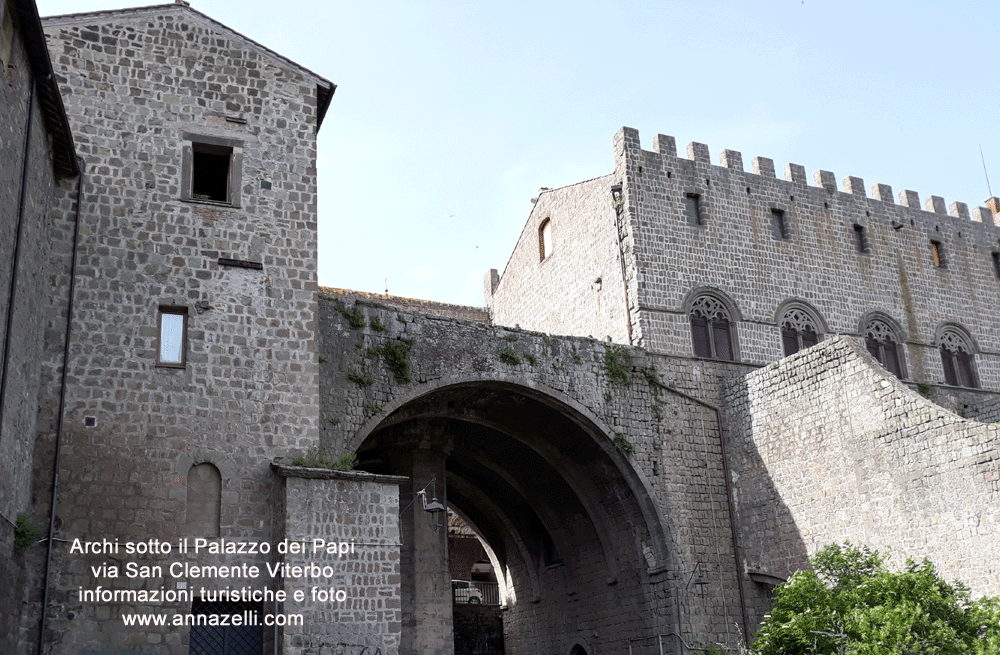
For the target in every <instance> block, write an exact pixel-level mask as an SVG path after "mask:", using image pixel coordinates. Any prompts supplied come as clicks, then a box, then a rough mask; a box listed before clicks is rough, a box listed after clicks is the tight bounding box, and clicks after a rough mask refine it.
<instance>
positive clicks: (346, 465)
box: [292, 447, 358, 471]
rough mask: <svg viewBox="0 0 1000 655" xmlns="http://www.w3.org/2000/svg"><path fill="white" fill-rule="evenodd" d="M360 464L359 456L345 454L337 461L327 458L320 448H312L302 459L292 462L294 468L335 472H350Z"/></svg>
mask: <svg viewBox="0 0 1000 655" xmlns="http://www.w3.org/2000/svg"><path fill="white" fill-rule="evenodd" d="M357 464H358V456H357V455H355V454H354V453H344V454H343V455H341V456H340V457H338V458H336V459H330V458H328V457H326V456H325V455H324V454H323V452H322V451H321V450H320V449H319V448H318V447H316V448H310V449H309V452H307V453H306V454H305V455H303V456H302V457H296V458H295V459H293V460H292V466H305V467H307V468H314V469H332V470H334V471H350V470H352V469H353V468H354V467H355V466H357Z"/></svg>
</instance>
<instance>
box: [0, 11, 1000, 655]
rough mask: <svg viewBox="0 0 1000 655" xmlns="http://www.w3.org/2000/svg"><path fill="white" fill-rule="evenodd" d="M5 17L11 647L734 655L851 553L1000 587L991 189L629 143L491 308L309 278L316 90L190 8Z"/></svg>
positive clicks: (556, 196) (551, 216)
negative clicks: (883, 556)
mask: <svg viewBox="0 0 1000 655" xmlns="http://www.w3.org/2000/svg"><path fill="white" fill-rule="evenodd" d="M2 21H3V22H2V23H0V27H2V30H0V35H2V41H0V61H2V65H3V71H4V75H5V76H6V82H7V83H6V84H2V85H0V103H2V105H3V107H2V114H0V115H2V117H3V118H2V121H0V148H2V153H0V154H2V158H3V161H4V162H7V163H8V164H7V165H5V166H3V167H2V169H0V170H2V176H3V181H2V184H0V212H2V216H3V220H2V224H0V230H2V233H0V247H2V248H3V255H2V257H0V261H3V262H6V264H5V265H4V266H3V267H2V279H0V298H2V299H3V304H2V309H3V316H4V320H3V321H2V322H0V327H2V330H3V332H2V335H3V345H2V348H3V350H2V353H3V355H2V356H3V360H2V361H3V365H2V369H0V491H2V493H0V514H2V516H3V518H2V519H0V548H2V549H3V552H4V557H3V558H2V560H0V562H2V563H0V589H3V590H4V593H3V594H2V598H0V645H2V646H3V647H4V648H6V650H8V651H10V652H17V653H22V652H23V653H29V652H38V653H54V654H55V653H58V654H73V655H84V654H87V655H96V654H98V653H99V654H101V655H104V654H108V655H132V654H140V653H141V654H149V655H167V654H169V655H182V654H184V653H199V654H200V653H227V654H232V655H236V654H242V653H268V654H270V653H288V654H302V655H307V654H308V655H313V654H315V655H326V654H340V653H351V654H357V653H369V654H373V653H382V654H384V655H389V654H395V653H405V654H410V653H421V654H426V653H453V652H458V653H465V652H469V653H472V652H479V653H485V652H489V653H499V652H505V653H509V654H521V653H539V652H545V653H575V654H579V653H587V654H594V653H622V654H624V653H629V652H631V653H658V652H661V651H660V649H661V648H662V649H663V651H662V652H673V653H679V652H682V651H683V652H687V650H688V649H689V648H695V647H703V646H705V645H707V644H710V643H722V644H726V645H727V646H735V645H736V643H737V642H738V641H739V639H740V631H743V632H752V631H753V630H754V626H756V625H757V623H758V622H759V621H760V620H761V618H762V617H763V615H764V613H765V612H766V611H767V609H768V605H769V594H770V590H771V589H772V587H773V585H775V584H777V583H779V582H780V581H781V580H784V579H786V578H787V577H788V576H789V575H790V574H791V573H792V572H794V571H795V570H797V569H798V568H801V567H802V566H803V565H804V564H805V563H806V560H807V558H808V556H809V555H810V554H812V553H814V552H816V551H817V550H818V549H819V548H821V547H822V546H823V545H825V544H827V543H829V542H833V541H843V540H851V541H852V542H855V543H861V544H869V545H872V546H875V547H878V548H881V549H890V548H891V549H892V552H893V553H894V554H895V555H896V556H898V557H905V556H912V557H917V558H920V557H924V556H926V557H929V558H931V559H932V560H933V561H934V562H935V563H936V564H937V565H938V566H939V567H940V568H941V569H942V571H943V572H944V573H945V575H946V576H947V577H953V578H959V579H962V580H964V581H966V582H967V583H968V584H970V585H971V587H972V589H973V590H974V592H975V593H977V594H997V593H1000V565H998V564H997V561H996V558H995V553H996V552H998V550H1000V531H998V526H997V521H998V512H1000V509H998V508H1000V502H998V501H1000V489H998V485H1000V448H998V445H997V444H998V440H997V437H998V433H1000V430H998V428H997V426H996V424H995V421H997V420H1000V394H998V392H1000V357H998V353H1000V321H997V310H996V308H997V307H998V306H1000V240H998V239H1000V229H998V227H997V226H996V225H995V224H994V220H995V217H996V215H997V212H998V210H1000V206H998V202H1000V201H998V200H997V199H996V198H992V199H990V200H989V201H988V202H987V204H988V207H987V208H984V207H977V208H974V209H972V210H971V211H970V210H969V208H968V207H967V206H966V205H965V204H963V203H960V202H954V203H951V204H950V205H946V204H945V201H944V200H943V199H942V198H940V197H937V196H930V197H928V198H926V199H925V200H924V201H923V202H921V201H920V198H919V197H918V195H917V193H916V192H914V191H909V190H906V191H902V192H900V193H899V195H898V196H896V195H894V194H893V192H892V190H891V189H890V188H889V187H887V186H886V185H882V184H876V185H874V186H873V187H871V189H868V188H866V186H865V184H864V182H863V181H862V180H860V179H858V178H855V177H847V178H845V179H844V180H843V181H842V182H841V183H840V185H838V182H837V180H836V178H835V177H834V175H833V174H832V173H829V172H827V171H819V172H817V173H816V174H815V175H814V176H813V177H812V179H811V180H810V179H809V178H808V177H807V175H806V173H805V171H804V169H803V168H802V167H801V166H798V165H796V164H789V165H787V166H786V167H785V169H784V175H782V176H778V175H777V174H776V171H775V166H774V163H773V162H772V161H771V160H769V159H766V158H764V157H757V158H755V159H754V160H753V162H752V165H751V168H752V172H748V171H747V170H745V168H744V164H743V161H742V156H741V154H740V153H738V152H735V151H731V150H725V151H723V152H722V154H721V156H720V165H713V164H712V163H711V160H710V157H709V150H708V148H707V146H705V145H703V144H699V143H692V144H690V145H689V146H688V147H687V156H678V155H677V148H676V145H675V143H674V140H673V138H671V137H668V136H663V135H657V136H656V137H655V138H654V139H653V145H652V150H645V149H643V148H642V146H641V145H640V141H639V135H638V133H637V132H636V131H635V130H633V129H630V128H622V129H621V130H620V131H619V132H618V134H617V135H615V137H614V169H613V171H612V172H611V173H609V174H608V175H606V176H603V177H599V178H596V179H593V180H587V181H584V182H581V183H579V184H575V185H570V186H567V187H563V188H560V189H544V190H542V192H540V194H539V196H538V198H537V201H536V203H535V205H534V208H533V210H532V212H531V214H530V216H529V218H528V222H527V224H526V225H525V227H524V231H523V232H522V234H521V237H520V239H519V240H518V243H517V245H516V247H515V248H514V252H513V254H512V256H511V259H510V261H509V262H508V264H507V267H506V269H505V270H504V272H503V274H502V275H500V274H498V273H497V272H496V271H491V272H490V273H489V274H488V275H487V279H486V304H487V310H488V311H483V310H476V309H475V308H466V307H455V306H446V305H440V304H437V303H429V302H424V301H415V300H407V299H401V298H394V297H388V296H376V295H372V294H363V293H356V292H348V291H340V290H334V289H325V288H318V287H317V283H316V256H317V253H316V161H315V160H316V133H317V131H318V129H319V127H320V125H321V123H322V120H323V116H324V114H325V112H326V108H327V106H328V103H329V102H330V100H331V97H332V95H333V92H334V89H335V87H334V85H333V84H332V83H330V82H329V81H328V80H326V79H324V78H323V77H321V76H319V75H317V74H315V73H313V72H311V71H309V70H307V69H305V68H303V67H302V66H299V65H298V64H296V63H294V62H292V61H289V60H287V59H285V58H283V57H282V56H280V55H279V54H277V53H274V52H272V51H270V50H268V49H267V48H266V47H265V46H263V45H260V44H258V43H256V42H254V41H252V40H250V39H249V38H247V37H245V36H243V35H241V34H238V33H236V32H234V31H233V30H231V29H229V28H228V27H226V26H224V25H222V24H220V23H218V22H216V21H214V20H212V19H211V18H209V17H208V16H206V15H204V14H202V13H200V12H198V11H196V10H194V9H192V8H190V7H189V6H187V5H185V4H173V5H162V6H154V7H145V8H140V9H129V10H116V11H105V12H94V13H87V14H76V15H70V16H59V17H54V18H50V19H46V20H44V21H40V20H39V19H38V16H37V12H36V10H35V7H34V4H33V3H32V2H31V0H5V3H4V4H3V14H2ZM556 335H559V336H556ZM317 446H320V447H321V448H322V452H323V453H324V454H325V455H326V456H327V457H328V458H330V459H336V458H338V457H340V456H341V455H345V454H349V453H355V454H356V455H357V458H358V465H357V468H356V470H355V471H351V472H342V471H332V470H329V469H325V468H311V467H305V466H297V465H293V463H292V461H293V459H294V458H296V457H298V456H302V455H303V454H305V453H307V452H308V451H310V449H314V448H316V447H317ZM299 463H301V460H300V461H299ZM435 501H436V502H435ZM444 506H447V507H448V508H449V509H450V510H451V514H450V516H449V517H446V516H445V512H443V511H433V510H436V509H443V507H444ZM32 526H34V527H35V528H36V529H37V532H34V533H33V531H32V530H31V529H30V528H31V527H32ZM50 534H51V539H49V538H47V537H49V535H50ZM32 537H34V538H32ZM185 539H187V542H185V541H184V540H185ZM197 539H201V540H202V541H200V542H198V541H196V540H197ZM105 540H107V541H108V544H107V545H105V544H104V541H105ZM223 540H224V541H223ZM315 540H322V543H323V544H324V545H330V546H332V548H320V549H318V550H317V549H314V548H313V545H314V544H315V543H316V542H315ZM36 541H37V543H33V542H36ZM115 541H117V542H118V543H119V544H127V543H131V544H133V546H134V545H135V544H141V545H142V549H141V551H140V552H126V551H125V550H124V546H122V550H115V549H114V548H113V547H112V546H111V545H110V544H111V543H113V542H115ZM26 542H27V543H26ZM151 542H152V543H151ZM183 543H188V544H196V543H197V544H200V545H201V546H202V547H200V548H197V549H195V548H193V547H192V548H188V549H187V550H183V549H182V547H181V544H183ZM223 543H227V544H270V545H272V547H271V548H270V549H268V550H267V552H262V551H263V550H264V549H262V548H257V549H255V552H243V553H240V552H227V550H226V549H225V548H223V549H222V550H223V552H217V550H218V549H217V548H209V547H208V546H207V544H213V545H216V546H218V545H219V544H223ZM77 544H91V546H90V547H87V548H84V549H81V548H80V547H76V548H74V546H75V545H77ZM95 544H96V545H95ZM163 544H169V545H171V551H170V552H164V548H163ZM278 544H285V547H283V548H281V549H280V550H281V551H283V552H279V548H278V547H277V545H278ZM288 544H305V545H308V546H309V548H305V547H303V548H301V549H296V548H289V547H288V546H287V545H288ZM83 551H86V552H83ZM129 567H131V568H129ZM143 567H144V568H143ZM113 568H116V569H120V570H121V571H122V572H123V573H122V574H121V575H120V576H119V577H117V578H115V577H113V576H110V575H109V572H110V570H111V569H113ZM317 569H318V570H319V571H321V572H320V573H317V574H315V575H312V574H310V573H309V572H310V571H315V570H317ZM126 570H131V571H136V570H140V571H142V572H144V574H143V575H136V576H134V577H128V576H126V575H125V574H124V571H126ZM251 570H256V571H257V572H258V573H259V575H257V576H253V575H250V573H249V571H251ZM220 571H225V572H227V575H225V576H224V575H222V574H221V573H220ZM303 571H305V572H306V573H305V574H303ZM322 571H326V573H322ZM205 572H209V573H210V574H208V575H206V574H205ZM310 576H311V577H310ZM453 581H458V582H454V583H453ZM490 581H493V582H492V586H490V585H491V583H490ZM98 588H100V589H101V590H102V591H100V592H99V591H97V590H98ZM202 588H204V589H205V590H206V592H207V593H208V594H209V596H208V597H206V598H201V597H197V598H195V599H193V600H192V599H190V598H188V597H186V595H185V594H183V593H180V592H185V591H187V592H189V593H188V594H187V596H190V595H191V593H190V592H191V591H193V590H200V589H202ZM230 588H239V589H241V590H243V592H245V595H246V596H248V597H250V598H251V600H245V599H244V598H243V597H240V598H236V599H230V600H232V601H233V602H229V603H222V602H221V601H219V600H218V598H219V596H220V594H219V593H218V592H219V591H220V590H225V589H230ZM491 589H492V590H494V591H492V592H490V593H493V594H494V596H490V595H489V594H487V593H486V592H485V591H483V590H487V591H489V590H491ZM109 591H111V592H113V593H111V595H107V592H109ZM278 591H281V592H284V596H283V597H282V598H279V595H278V594H277V592H278ZM297 591H298V592H302V593H301V594H300V595H301V596H302V597H301V598H297V597H296V595H295V592H297ZM317 591H318V592H320V593H319V595H318V596H317V595H316V592H317ZM323 591H326V592H327V596H326V597H323V595H322V592H323ZM85 592H88V593H89V594H90V595H87V593H85ZM133 592H134V593H133ZM140 592H142V593H141V594H140ZM157 593H158V594H159V597H158V600H151V599H153V598H154V597H156V594H157ZM102 594H103V595H102ZM255 594H256V595H255ZM253 598H259V599H261V600H257V601H255V600H253ZM223 613H228V614H230V615H239V616H243V617H251V619H250V620H248V621H245V623H248V624H249V625H239V626H234V625H230V626H225V627H222V626H211V627H208V626H204V625H184V626H183V627H176V626H173V625H164V626H157V625H147V626H142V627H139V626H135V625H132V626H127V625H125V620H124V618H123V617H125V616H135V615H138V614H142V615H154V614H155V615H163V616H167V617H174V616H206V615H211V614H223ZM275 616H281V617H289V616H296V617H299V619H300V620H299V621H298V622H296V623H289V624H287V625H283V626H280V625H279V626H272V625H256V624H255V623H256V622H257V619H261V622H263V621H262V618H263V617H270V618H272V619H273V617H275ZM272 622H273V621H272Z"/></svg>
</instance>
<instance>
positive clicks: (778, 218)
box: [771, 209, 788, 240]
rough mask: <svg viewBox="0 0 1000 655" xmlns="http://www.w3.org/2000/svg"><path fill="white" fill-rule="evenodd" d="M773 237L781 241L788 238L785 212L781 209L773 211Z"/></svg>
mask: <svg viewBox="0 0 1000 655" xmlns="http://www.w3.org/2000/svg"><path fill="white" fill-rule="evenodd" d="M771 235H772V236H773V237H774V238H775V239H779V240H785V239H787V238H788V225H787V224H786V223H785V212H783V211H781V210H780V209H772V210H771Z"/></svg>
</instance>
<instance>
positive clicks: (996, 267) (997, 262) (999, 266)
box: [990, 252, 1000, 279]
mask: <svg viewBox="0 0 1000 655" xmlns="http://www.w3.org/2000/svg"><path fill="white" fill-rule="evenodd" d="M990 254H991V255H992V256H993V275H995V276H996V277H997V278H998V279H1000V252H994V253H990Z"/></svg>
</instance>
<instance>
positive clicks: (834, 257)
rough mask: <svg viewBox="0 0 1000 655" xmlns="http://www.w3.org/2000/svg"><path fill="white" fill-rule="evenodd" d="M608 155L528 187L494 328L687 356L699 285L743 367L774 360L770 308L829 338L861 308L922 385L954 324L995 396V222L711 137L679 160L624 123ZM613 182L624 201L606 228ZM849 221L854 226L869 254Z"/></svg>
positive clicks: (938, 367) (847, 326) (981, 213)
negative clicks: (554, 185)
mask: <svg viewBox="0 0 1000 655" xmlns="http://www.w3.org/2000/svg"><path fill="white" fill-rule="evenodd" d="M614 150H615V171H614V173H613V174H612V175H610V176H605V177H601V178H597V179H596V180H592V181H589V182H583V183H580V184H577V185H571V186H568V187H563V188H561V189H556V190H554V191H547V192H543V193H541V194H540V196H539V199H538V203H537V204H536V206H535V208H534V209H533V210H532V212H531V215H530V217H529V218H528V222H527V224H526V225H525V228H524V231H523V232H522V235H521V237H520V239H519V240H518V244H517V246H516V247H515V249H514V254H513V255H512V257H511V259H510V261H509V263H508V265H507V268H506V270H505V271H504V273H503V276H501V277H500V278H499V285H498V286H496V290H495V291H493V287H494V286H495V284H496V282H497V280H496V277H495V275H494V274H492V273H490V274H488V275H487V280H486V295H487V304H488V305H489V307H490V310H491V312H492V316H493V319H494V320H495V321H496V322H497V323H498V324H502V325H515V324H517V325H520V326H521V327H525V328H530V329H533V330H542V331H546V332H552V333H556V334H572V335H586V334H590V335H593V336H595V337H597V338H604V337H605V336H611V337H612V339H613V340H614V341H616V342H619V343H633V344H635V345H641V346H643V347H645V348H647V349H648V350H650V351H652V352H658V353H663V354H673V355H687V356H690V355H692V354H693V348H692V344H691V330H690V323H689V317H688V316H689V314H688V312H689V310H690V307H689V302H690V300H691V298H692V295H693V293H694V292H696V291H697V290H701V289H714V290H716V291H718V292H721V293H722V294H723V295H725V296H726V297H727V298H728V299H729V301H731V303H732V306H733V310H734V311H733V313H734V314H735V316H734V317H733V318H734V320H736V321H737V323H736V325H735V335H734V340H735V342H736V343H735V347H736V351H737V359H738V360H739V361H744V362H750V363H756V364H763V363H767V362H772V361H775V360H778V359H780V358H781V357H782V356H783V351H782V346H781V336H780V330H779V328H778V321H779V320H780V317H779V316H778V315H777V314H778V312H779V309H780V308H781V307H782V305H783V304H784V303H786V302H787V301H800V302H804V303H806V304H807V305H809V306H811V307H812V308H813V309H814V310H816V312H817V313H818V315H819V318H820V322H821V323H824V322H825V325H819V326H818V327H819V329H820V331H821V332H822V333H824V334H825V335H834V334H854V335H856V334H858V333H859V331H860V330H863V329H864V324H865V323H866V322H867V318H868V317H869V316H870V315H871V313H872V312H882V313H884V314H885V315H887V316H888V317H889V319H890V321H891V322H894V323H895V324H896V325H897V326H898V328H899V330H900V335H899V337H900V340H901V341H904V342H905V343H906V347H905V354H904V359H905V368H904V370H905V373H906V378H907V379H910V380H915V381H919V382H925V383H931V384H943V382H944V372H943V369H942V364H941V360H940V355H939V352H938V349H937V343H936V335H937V331H938V330H939V329H940V328H941V327H942V326H943V325H945V324H948V323H952V324H958V325H959V326H961V327H963V328H965V329H966V330H967V331H968V332H969V334H970V335H971V337H972V341H973V342H974V344H973V346H974V348H975V349H977V354H976V357H975V360H976V367H977V369H978V377H979V381H980V384H981V386H982V388H984V389H991V390H994V391H996V390H998V389H1000V360H998V358H997V356H996V355H995V354H994V353H996V352H998V345H1000V331H998V327H997V325H996V321H994V320H992V319H993V316H994V310H993V308H995V307H996V306H997V303H998V302H1000V279H998V277H997V274H996V272H995V271H994V269H993V260H992V254H993V253H996V252H1000V247H998V238H1000V229H998V228H997V227H995V226H994V225H993V216H992V214H991V213H990V212H989V210H988V209H986V208H984V207H977V208H973V209H972V210H971V211H970V209H969V207H968V206H967V205H966V204H965V203H961V202H955V203H951V204H950V205H949V206H948V207H947V208H946V207H945V202H944V200H943V199H941V198H940V197H938V196H929V197H927V198H926V199H925V200H924V201H923V204H921V201H920V199H919V197H918V195H917V193H916V192H914V191H909V190H905V191H901V192H900V193H899V202H898V204H897V202H896V200H895V199H894V197H893V192H892V189H891V188H890V187H888V186H887V185H883V184H876V185H874V186H873V187H872V190H871V195H872V196H873V197H868V192H866V190H865V185H864V181H863V180H861V179H860V178H856V177H846V178H844V181H843V188H844V190H843V191H840V190H838V185H837V181H836V179H835V177H834V175H833V173H830V172H828V171H818V172H817V173H816V174H815V175H814V176H813V177H814V179H813V182H810V181H809V180H807V177H806V173H805V170H804V169H803V168H802V167H801V166H799V165H797V164H789V165H788V166H786V167H785V172H784V176H783V179H782V177H780V176H777V175H776V174H775V166H774V162H773V161H772V160H770V159H767V158H766V157H757V158H755V159H754V160H753V162H752V164H751V165H749V167H750V168H752V172H747V171H745V170H744V164H743V158H742V155H741V153H739V152H736V151H732V150H725V151H723V152H722V153H721V154H720V163H721V165H720V166H714V165H712V164H711V161H710V157H709V151H708V146H706V145H704V144H699V143H692V144H690V145H689V146H688V148H687V156H686V157H678V156H677V148H676V144H675V141H674V138H673V137H670V136H665V135H657V136H656V138H655V139H654V142H653V150H652V151H649V150H643V149H642V147H641V144H640V142H639V133H638V131H636V130H634V129H631V128H622V130H620V131H619V132H618V134H617V135H615V139H614ZM615 183H619V184H621V185H622V201H623V202H622V204H621V206H620V210H621V211H622V215H621V217H620V218H619V220H618V221H617V223H618V225H617V230H616V229H615V223H616V221H615V216H614V203H612V202H611V200H610V196H611V193H610V187H611V185H612V184H615ZM689 194H691V195H697V196H698V198H699V202H700V205H701V224H700V225H693V224H691V222H690V221H689V219H688V216H687V215H686V213H685V197H686V196H687V195H689ZM772 210H779V211H782V212H784V218H785V222H786V225H787V238H785V239H777V238H775V237H774V236H773V234H772V228H771V212H772ZM550 215H551V216H552V217H553V225H554V230H555V231H554V235H555V236H554V240H555V242H556V245H555V248H554V250H555V252H554V253H553V256H552V261H551V262H548V261H547V260H546V261H542V262H539V261H538V247H537V239H538V234H537V233H538V228H539V226H540V224H541V221H543V220H544V219H545V218H546V217H548V216H550ZM567 223H569V225H566V224H567ZM855 225H859V226H862V227H863V228H864V231H865V234H864V236H865V243H866V245H867V252H866V253H862V252H859V248H858V245H857V237H856V232H855V228H854V226H855ZM931 241H936V242H938V243H939V244H940V249H941V251H942V252H943V260H944V265H943V266H935V264H934V260H933V256H932V253H931ZM567 251H568V252H569V253H570V254H571V256H570V257H568V258H565V259H562V260H561V261H560V259H559V254H560V252H567ZM557 261H559V262H560V264H559V266H558V267H557V266H556V265H555V264H556V262H557ZM622 262H624V276H623V274H622V268H621V267H622ZM612 269H613V271H614V274H613V275H611V274H610V273H608V274H605V273H604V271H610V270H612ZM550 271H551V272H550ZM597 277H601V278H602V281H603V290H602V292H601V294H600V299H601V303H602V307H604V308H605V309H604V310H603V313H600V318H598V314H599V312H598V311H597V309H596V298H597V297H598V295H596V294H595V293H594V289H591V288H587V285H590V284H592V283H593V282H594V280H595V279H596V278H597ZM611 279H614V280H615V282H614V284H613V285H611V284H610V280H611ZM623 286H624V287H625V289H624V290H623V289H622V287H623ZM612 287H613V288H612ZM491 292H492V293H491ZM608 292H611V293H613V294H615V295H614V296H612V297H608V296H607V295H606V294H607V293H608ZM626 298H627V308H628V316H625V315H624V312H625V307H626V300H625V299H626ZM609 300H610V301H611V303H612V304H611V305H609V304H608V302H607V301H609ZM611 307H613V308H611ZM608 312H610V313H608ZM604 326H608V327H607V329H605V328H604ZM628 329H630V330H631V341H630V340H629V334H628V333H627V330H628Z"/></svg>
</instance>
